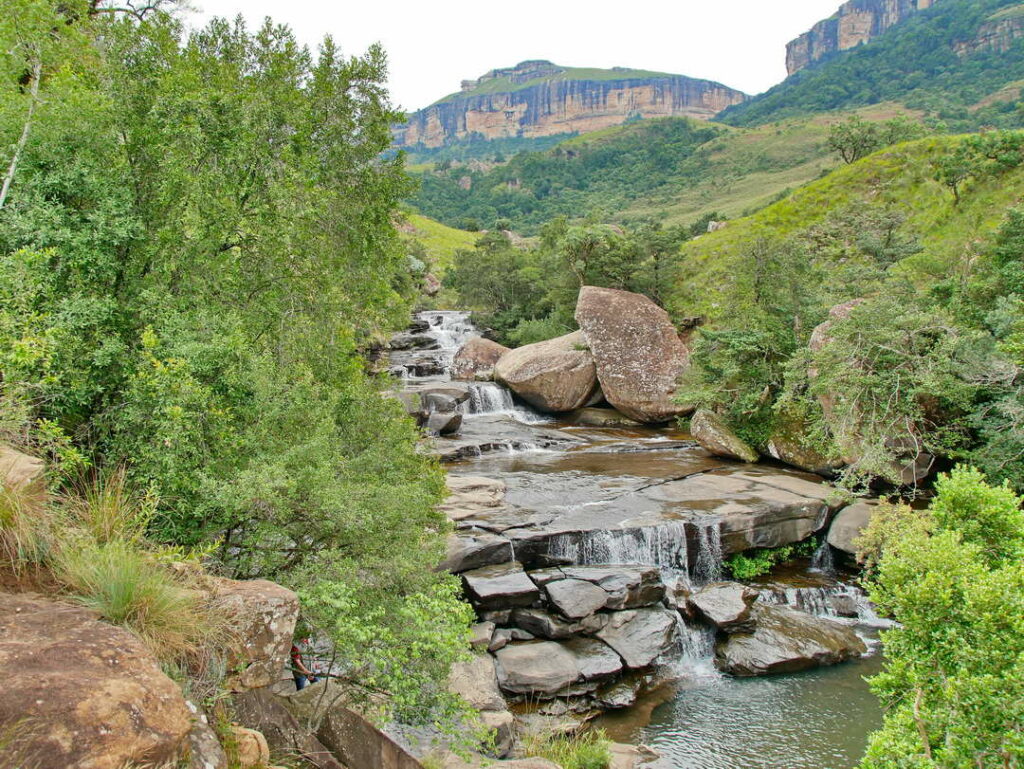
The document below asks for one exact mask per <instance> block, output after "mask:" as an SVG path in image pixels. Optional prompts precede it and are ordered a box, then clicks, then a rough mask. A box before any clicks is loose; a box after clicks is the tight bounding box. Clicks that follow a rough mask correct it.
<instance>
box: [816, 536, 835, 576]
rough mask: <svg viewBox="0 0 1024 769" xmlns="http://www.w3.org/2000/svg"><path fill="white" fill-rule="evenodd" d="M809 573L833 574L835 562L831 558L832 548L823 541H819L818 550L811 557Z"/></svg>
mask: <svg viewBox="0 0 1024 769" xmlns="http://www.w3.org/2000/svg"><path fill="white" fill-rule="evenodd" d="M811 571H820V572H822V573H824V574H835V571H836V567H835V561H834V559H833V557H832V546H831V545H829V543H828V541H827V540H825V539H822V540H821V544H820V545H819V546H818V549H817V550H815V551H814V555H813V556H812V557H811Z"/></svg>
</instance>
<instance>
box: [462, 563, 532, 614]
mask: <svg viewBox="0 0 1024 769" xmlns="http://www.w3.org/2000/svg"><path fill="white" fill-rule="evenodd" d="M462 580H463V583H464V584H465V586H466V592H467V593H468V594H469V596H470V599H471V600H472V601H473V603H474V604H475V605H476V606H477V608H479V609H481V610H483V611H486V610H487V609H504V608H508V607H510V606H529V605H531V604H532V603H533V602H534V601H536V600H537V599H538V598H539V597H540V591H539V590H538V589H537V586H536V585H535V584H534V583H533V580H531V579H530V578H529V577H528V576H526V572H524V571H523V567H522V566H521V565H520V564H518V563H504V564H497V565H495V566H485V567H484V568H482V569H473V570H472V571H467V572H464V573H463V574H462Z"/></svg>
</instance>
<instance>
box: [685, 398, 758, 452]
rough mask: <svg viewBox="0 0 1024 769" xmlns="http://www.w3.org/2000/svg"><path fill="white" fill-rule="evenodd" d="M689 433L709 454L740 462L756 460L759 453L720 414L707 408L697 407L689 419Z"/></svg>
mask: <svg viewBox="0 0 1024 769" xmlns="http://www.w3.org/2000/svg"><path fill="white" fill-rule="evenodd" d="M690 435H692V436H693V439H694V440H695V441H697V443H699V444H700V445H701V448H703V449H704V450H705V451H707V452H708V453H709V454H713V455H714V456H716V457H725V458H726V459H738V460H739V461H741V462H756V461H757V460H758V458H759V455H758V453H757V452H756V451H754V449H752V448H751V447H750V445H749V444H748V443H747V442H746V441H745V440H743V439H742V438H740V437H739V436H738V435H737V434H736V433H734V432H733V431H732V428H730V427H729V425H727V424H726V423H725V420H723V419H722V418H721V417H720V416H718V415H717V414H715V413H714V412H713V411H708V410H707V409H697V411H696V412H694V414H693V417H692V418H691V419H690Z"/></svg>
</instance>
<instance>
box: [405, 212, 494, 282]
mask: <svg viewBox="0 0 1024 769" xmlns="http://www.w3.org/2000/svg"><path fill="white" fill-rule="evenodd" d="M398 231H399V232H400V233H401V236H402V239H403V240H404V241H406V242H407V243H417V244H419V245H420V246H422V248H423V253H424V254H425V255H426V257H427V260H428V261H429V263H430V266H431V268H432V269H435V270H437V271H439V272H444V271H445V270H446V269H447V268H448V267H449V265H451V262H452V258H453V257H454V256H455V252H456V251H457V250H459V249H460V248H472V246H473V244H474V243H475V242H476V240H477V238H478V237H479V235H478V234H477V233H475V232H466V231H465V230H459V229H456V228H454V227H448V226H447V225H444V224H441V223H440V222H436V221H434V220H433V219H429V218H427V217H426V216H421V215H420V214H415V213H407V214H406V215H405V221H404V222H403V223H401V224H399V226H398Z"/></svg>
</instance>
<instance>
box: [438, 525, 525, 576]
mask: <svg viewBox="0 0 1024 769" xmlns="http://www.w3.org/2000/svg"><path fill="white" fill-rule="evenodd" d="M511 558H512V543H511V542H509V541H508V540H507V539H505V538H504V537H499V536H498V535H497V534H490V533H488V532H478V533H474V534H467V533H465V532H460V533H459V534H457V535H456V534H450V535H449V536H448V557H447V558H445V559H444V561H443V562H442V563H441V565H440V566H439V567H438V568H439V569H442V570H444V571H450V572H452V573H453V574H460V573H462V572H464V571H468V570H470V569H479V568H481V567H483V566H488V565H490V564H498V563H505V562H507V561H509V560H510V559H511Z"/></svg>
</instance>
